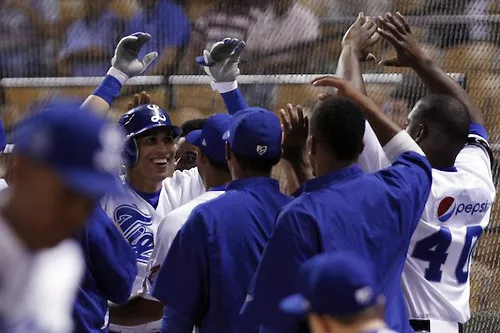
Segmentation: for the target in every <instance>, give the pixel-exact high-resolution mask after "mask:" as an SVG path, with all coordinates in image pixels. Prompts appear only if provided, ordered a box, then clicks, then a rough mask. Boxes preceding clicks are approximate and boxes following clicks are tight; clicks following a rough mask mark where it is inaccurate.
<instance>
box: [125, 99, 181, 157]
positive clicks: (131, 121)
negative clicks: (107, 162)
mask: <svg viewBox="0 0 500 333" xmlns="http://www.w3.org/2000/svg"><path fill="white" fill-rule="evenodd" d="M118 126H119V127H120V128H122V129H123V131H124V132H125V134H126V135H127V139H126V142H125V149H124V150H123V154H122V155H123V160H124V163H125V166H126V167H132V166H134V165H135V164H136V163H137V158H138V156H139V149H138V145H137V142H136V140H135V137H136V136H137V135H139V134H143V133H145V132H146V131H149V130H151V129H154V128H157V127H166V128H168V129H170V130H171V131H172V137H173V139H176V138H178V137H179V136H180V135H181V134H182V130H181V129H180V127H177V126H174V125H172V122H171V121H170V117H169V116H168V114H167V112H165V110H163V109H162V108H160V107H159V106H158V105H155V104H148V105H140V106H138V107H136V108H133V109H132V110H129V111H128V112H127V113H125V114H124V115H123V116H122V117H121V118H120V120H118Z"/></svg>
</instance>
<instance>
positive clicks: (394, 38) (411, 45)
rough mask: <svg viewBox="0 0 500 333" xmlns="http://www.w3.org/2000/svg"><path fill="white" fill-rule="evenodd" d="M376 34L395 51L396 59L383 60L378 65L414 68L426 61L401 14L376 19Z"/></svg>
mask: <svg viewBox="0 0 500 333" xmlns="http://www.w3.org/2000/svg"><path fill="white" fill-rule="evenodd" d="M377 25H378V33H379V34H380V35H381V36H382V37H384V38H385V39H387V41H389V43H391V44H392V46H394V49H395V50H396V54H397V55H396V57H395V58H392V59H384V60H382V61H381V62H380V63H379V64H380V65H383V66H393V67H414V66H417V65H419V64H421V63H422V62H423V61H426V60H427V59H428V57H427V55H426V54H425V52H424V50H423V49H422V47H421V46H420V43H419V42H418V40H417V38H416V37H415V36H414V35H413V34H412V32H411V29H410V26H409V24H408V21H407V20H406V18H405V17H404V16H403V15H401V13H399V12H396V15H395V16H394V15H392V14H391V13H387V14H386V17H385V18H384V17H382V16H380V15H379V16H378V17H377Z"/></svg>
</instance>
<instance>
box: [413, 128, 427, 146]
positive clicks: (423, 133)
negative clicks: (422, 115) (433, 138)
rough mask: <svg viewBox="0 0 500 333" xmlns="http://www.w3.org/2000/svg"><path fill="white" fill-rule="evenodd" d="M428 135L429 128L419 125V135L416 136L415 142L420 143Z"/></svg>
mask: <svg viewBox="0 0 500 333" xmlns="http://www.w3.org/2000/svg"><path fill="white" fill-rule="evenodd" d="M426 135H427V128H426V127H425V125H424V124H419V125H418V130H417V134H416V135H415V142H416V143H419V142H420V141H422V139H423V138H424V137H425V136H426Z"/></svg>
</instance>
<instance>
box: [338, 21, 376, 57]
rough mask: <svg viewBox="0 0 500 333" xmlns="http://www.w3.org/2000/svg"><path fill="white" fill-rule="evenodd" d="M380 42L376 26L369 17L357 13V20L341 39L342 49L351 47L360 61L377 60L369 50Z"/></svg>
mask: <svg viewBox="0 0 500 333" xmlns="http://www.w3.org/2000/svg"><path fill="white" fill-rule="evenodd" d="M379 40H380V35H379V34H378V33H377V24H375V22H374V21H373V20H372V19H371V18H370V17H369V16H364V14H363V13H359V15H358V19H357V20H356V22H354V24H353V25H351V27H350V28H349V29H348V30H347V32H346V33H345V35H344V37H343V38H342V47H346V46H351V47H353V48H354V52H355V53H356V54H357V56H358V59H359V60H360V61H371V60H377V58H376V57H375V55H374V54H373V53H371V48H372V47H373V45H375V44H376V43H377V42H378V41H379Z"/></svg>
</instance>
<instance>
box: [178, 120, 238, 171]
mask: <svg viewBox="0 0 500 333" xmlns="http://www.w3.org/2000/svg"><path fill="white" fill-rule="evenodd" d="M230 121H231V116H230V115H228V114H216V115H213V116H211V117H209V118H207V119H206V120H205V122H204V123H203V128H202V129H201V130H194V131H191V132H189V133H188V135H186V141H187V142H189V143H190V144H192V145H194V146H197V147H199V148H200V150H201V151H203V152H204V153H205V154H207V156H208V157H210V158H211V159H214V160H215V161H217V162H221V163H226V150H225V146H226V141H225V140H223V139H222V136H223V135H224V133H226V132H227V131H228V129H229V122H230Z"/></svg>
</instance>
